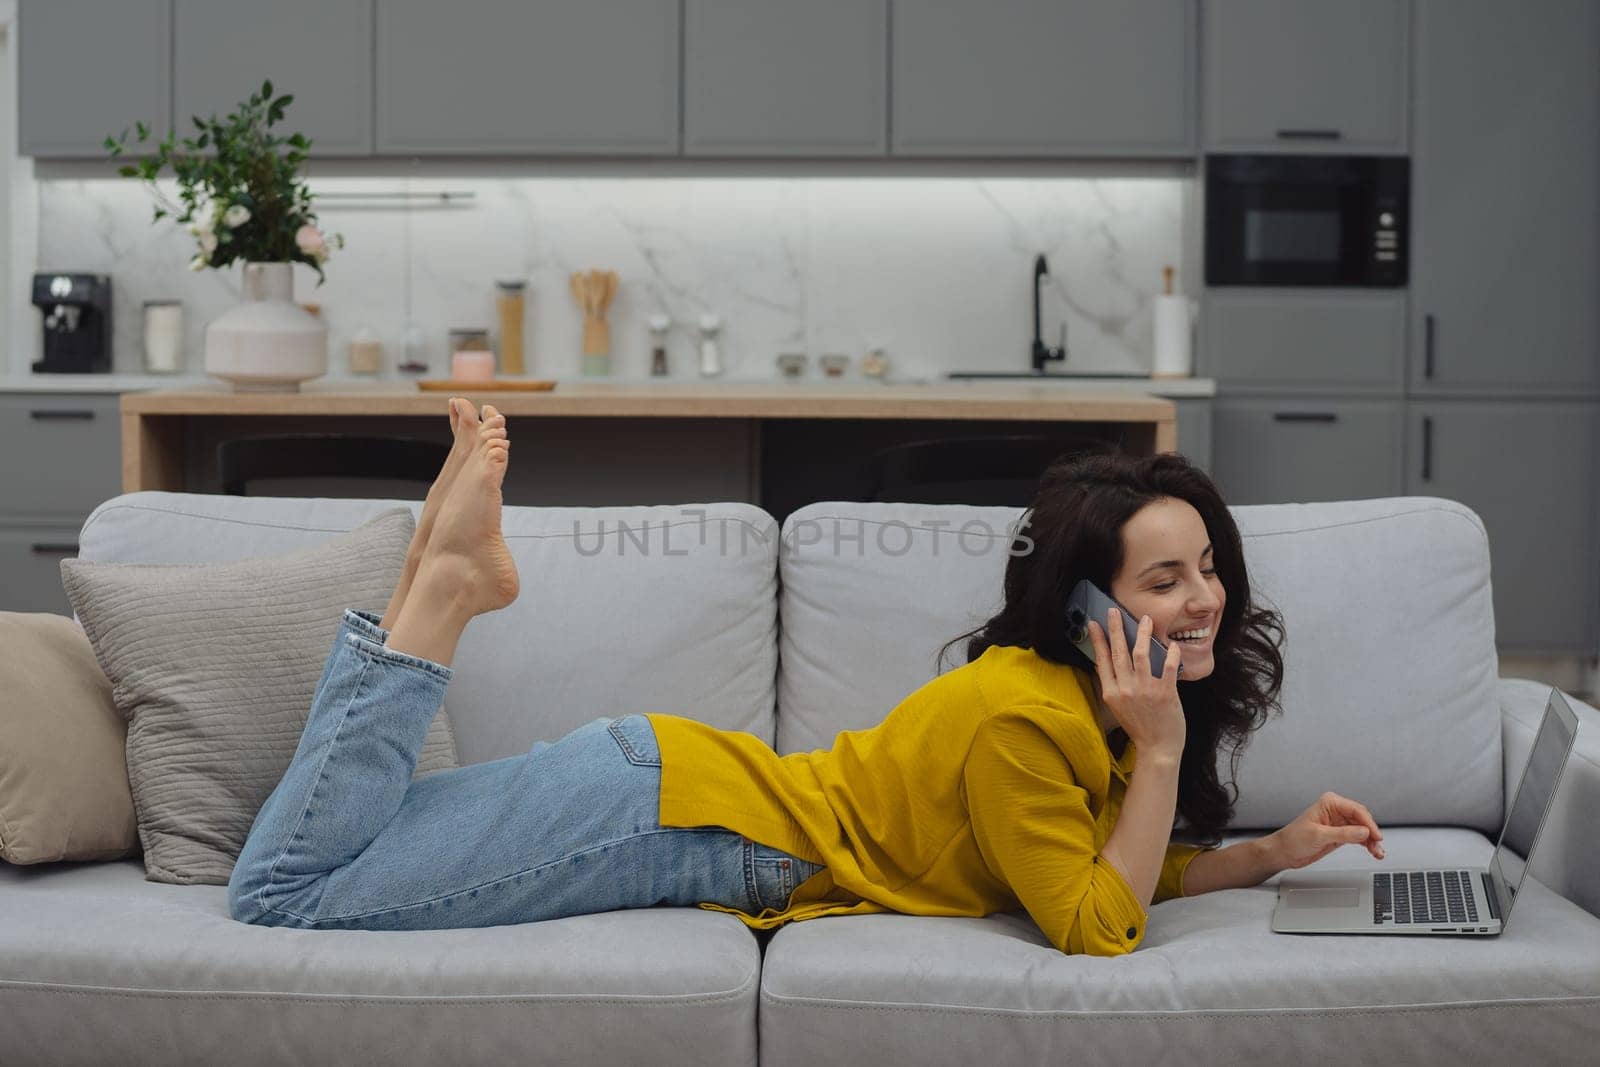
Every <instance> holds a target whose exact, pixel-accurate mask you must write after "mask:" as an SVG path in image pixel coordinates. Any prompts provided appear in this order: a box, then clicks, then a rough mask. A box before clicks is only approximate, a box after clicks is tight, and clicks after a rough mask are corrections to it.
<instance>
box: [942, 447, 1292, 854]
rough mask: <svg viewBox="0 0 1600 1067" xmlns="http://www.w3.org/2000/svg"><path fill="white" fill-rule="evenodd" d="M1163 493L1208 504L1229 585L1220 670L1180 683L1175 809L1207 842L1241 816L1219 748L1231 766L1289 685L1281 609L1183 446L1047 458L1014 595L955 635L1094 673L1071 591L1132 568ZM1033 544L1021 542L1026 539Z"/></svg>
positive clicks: (1015, 564) (970, 651)
mask: <svg viewBox="0 0 1600 1067" xmlns="http://www.w3.org/2000/svg"><path fill="white" fill-rule="evenodd" d="M1163 498H1177V499H1179V500H1184V501H1187V502H1188V503H1189V504H1191V505H1193V507H1194V509H1195V510H1196V511H1198V512H1199V513H1200V518H1201V519H1202V520H1203V521H1204V522H1205V527H1206V533H1207V534H1209V535H1210V537H1211V544H1212V558H1213V565H1214V566H1215V567H1216V570H1217V575H1218V577H1219V578H1220V580H1221V582H1222V586H1223V588H1224V589H1225V590H1226V591H1227V601H1226V603H1225V604H1224V605H1223V609H1222V620H1221V622H1220V623H1219V624H1218V629H1217V636H1216V641H1215V643H1214V644H1213V646H1212V648H1213V655H1214V657H1215V662H1216V667H1215V669H1214V670H1213V672H1212V673H1211V674H1210V675H1209V676H1207V677H1205V678H1201V679H1199V680H1197V681H1193V682H1185V683H1184V684H1182V685H1180V686H1179V687H1178V694H1179V697H1180V699H1181V700H1182V701H1183V715H1184V719H1185V721H1186V724H1187V725H1186V734H1185V743H1184V748H1183V756H1182V759H1181V761H1180V764H1179V769H1178V804H1177V813H1178V816H1179V818H1180V819H1181V821H1182V822H1183V823H1185V824H1187V831H1188V833H1189V834H1192V835H1194V836H1196V837H1197V838H1199V839H1200V840H1201V841H1202V843H1204V844H1206V845H1208V846H1214V845H1217V844H1220V843H1221V835H1222V830H1223V828H1224V827H1226V826H1227V825H1228V823H1229V821H1230V820H1231V819H1232V817H1233V805H1234V801H1236V800H1237V799H1238V786H1237V784H1236V781H1232V780H1231V781H1229V783H1228V788H1229V789H1231V790H1232V795H1231V796H1230V795H1229V793H1228V792H1227V791H1225V790H1224V788H1223V786H1222V783H1221V782H1220V781H1218V778H1217V753H1218V752H1219V751H1221V748H1222V745H1223V744H1224V743H1225V742H1226V743H1229V744H1231V745H1232V750H1233V751H1232V757H1231V761H1230V772H1229V773H1230V778H1233V779H1236V778H1237V775H1238V770H1239V756H1240V753H1241V751H1242V750H1243V748H1244V746H1245V744H1247V743H1248V741H1249V739H1250V734H1251V733H1252V732H1253V731H1255V730H1258V729H1260V728H1261V726H1263V725H1264V724H1265V723H1266V721H1267V718H1268V716H1269V713H1270V712H1271V711H1272V710H1274V709H1276V710H1277V711H1278V712H1279V713H1280V714H1281V713H1282V710H1283V709H1282V707H1281V705H1279V703H1278V694H1279V691H1280V690H1281V688H1282V685H1283V655H1282V652H1281V650H1280V649H1281V645H1282V643H1283V642H1282V639H1283V636H1284V629H1283V618H1282V616H1281V615H1279V614H1278V613H1277V612H1276V611H1272V610H1269V609H1261V608H1258V607H1257V606H1256V605H1255V604H1254V603H1252V601H1251V597H1250V579H1249V577H1248V575H1247V574H1246V573H1245V565H1244V548H1243V546H1242V544H1241V542H1240V538H1239V528H1238V526H1237V525H1235V523H1234V521H1233V516H1232V515H1231V514H1230V513H1229V512H1228V508H1227V505H1226V504H1224V503H1223V500H1222V494H1221V493H1220V492H1218V490H1217V487H1216V484H1215V483H1213V482H1212V480H1211V479H1210V478H1209V477H1208V476H1207V475H1206V474H1205V472H1204V471H1201V470H1200V469H1198V468H1197V467H1195V466H1193V465H1192V464H1190V462H1189V461H1188V460H1187V459H1186V458H1184V457H1183V456H1181V455H1179V454H1177V453H1174V452H1165V453H1160V454H1158V455H1154V456H1142V457H1140V456H1130V455H1128V454H1126V453H1123V452H1119V451H1116V450H1114V448H1112V449H1104V448H1100V449H1095V450H1091V451H1086V452H1079V453H1074V454H1070V455H1066V456H1062V457H1060V458H1058V459H1057V460H1055V461H1054V462H1053V463H1051V465H1050V466H1049V467H1048V468H1047V469H1046V470H1045V472H1044V474H1043V475H1042V476H1041V477H1040V479H1039V488H1038V490H1037V492H1036V493H1035V495H1034V498H1033V503H1032V504H1030V505H1029V507H1028V510H1027V512H1026V513H1025V514H1024V516H1023V518H1022V520H1021V522H1020V523H1019V524H1018V527H1017V531H1016V534H1015V535H1014V539H1013V542H1012V553H1011V558H1010V560H1009V561H1008V562H1007V563H1006V572H1005V603H1004V605H1003V606H1002V607H1001V609H1000V612H999V614H997V615H995V616H994V617H993V618H991V619H990V620H989V621H988V622H986V623H984V624H983V625H982V626H979V627H977V628H976V629H974V630H969V631H967V632H966V633H964V634H961V635H960V636H958V637H955V638H953V639H952V640H950V641H948V642H946V644H945V645H944V647H943V648H941V649H940V652H939V657H940V658H939V662H941V663H942V662H944V654H945V652H946V651H947V650H948V649H949V648H950V646H951V645H954V644H957V643H958V642H961V641H966V642H967V661H968V662H969V663H970V662H971V661H973V660H975V659H977V658H978V657H979V656H981V655H983V653H984V650H985V649H988V648H989V647H991V646H993V645H1002V646H1014V647H1021V648H1030V649H1032V650H1033V651H1034V652H1035V653H1037V654H1038V655H1040V656H1042V657H1044V658H1045V659H1047V660H1050V661H1051V662H1052V663H1061V664H1067V665H1071V666H1074V667H1080V668H1082V669H1084V670H1087V671H1089V672H1090V673H1091V674H1092V673H1094V669H1095V668H1094V664H1093V662H1092V661H1091V660H1090V659H1089V658H1088V657H1087V656H1085V655H1084V654H1083V653H1082V652H1080V651H1078V649H1077V647H1076V646H1074V645H1073V644H1072V643H1071V642H1070V641H1069V640H1068V639H1067V633H1066V625H1065V615H1066V602H1067V595H1068V593H1070V592H1071V590H1072V588H1073V586H1075V585H1076V584H1077V583H1078V582H1079V580H1081V579H1084V578H1087V579H1089V580H1090V581H1091V582H1094V583H1095V584H1096V585H1098V586H1099V587H1100V588H1101V589H1103V590H1105V591H1106V592H1108V593H1109V592H1110V590H1111V578H1112V576H1113V575H1114V574H1116V573H1117V572H1118V571H1119V570H1121V569H1122V563H1123V544H1122V527H1123V525H1124V524H1126V523H1127V521H1128V520H1129V519H1130V518H1132V517H1133V515H1134V513H1135V512H1137V511H1139V509H1141V508H1143V507H1144V506H1145V505H1147V504H1150V503H1152V502H1154V501H1157V500H1161V499H1163ZM1023 538H1026V539H1028V540H1031V541H1032V547H1031V548H1029V547H1028V546H1027V545H1025V544H1024V545H1020V546H1019V543H1018V541H1019V539H1023Z"/></svg>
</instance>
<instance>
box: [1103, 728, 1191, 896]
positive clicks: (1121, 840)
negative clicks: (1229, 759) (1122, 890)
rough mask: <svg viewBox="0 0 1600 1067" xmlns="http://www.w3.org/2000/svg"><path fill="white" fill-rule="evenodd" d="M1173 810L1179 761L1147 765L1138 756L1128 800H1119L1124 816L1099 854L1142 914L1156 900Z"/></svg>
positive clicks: (1147, 761)
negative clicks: (1157, 884)
mask: <svg viewBox="0 0 1600 1067" xmlns="http://www.w3.org/2000/svg"><path fill="white" fill-rule="evenodd" d="M1177 806H1178V760H1177V757H1171V758H1167V757H1165V756H1151V757H1149V758H1148V759H1147V758H1146V757H1145V754H1144V753H1143V752H1141V753H1139V761H1138V763H1137V764H1135V766H1134V770H1133V778H1132V780H1131V781H1129V782H1128V792H1127V795H1126V796H1124V797H1123V798H1122V810H1121V811H1120V812H1119V813H1118V814H1117V825H1116V826H1115V828H1113V829H1112V831H1111V836H1110V837H1109V838H1107V839H1106V843H1105V847H1103V848H1102V849H1101V850H1100V857H1101V858H1102V859H1104V860H1105V861H1106V862H1107V863H1109V864H1111V866H1113V867H1115V868H1116V869H1117V872H1118V873H1119V874H1121V875H1122V877H1123V879H1124V880H1125V881H1127V883H1128V887H1129V888H1130V889H1132V890H1133V895H1134V896H1136V897H1138V898H1139V906H1140V907H1142V908H1143V909H1144V910H1145V912H1146V913H1148V912H1149V911H1150V901H1151V899H1152V898H1153V897H1154V896H1155V895H1156V882H1157V880H1158V879H1159V878H1160V877H1161V864H1162V863H1163V861H1165V859H1166V856H1167V844H1168V842H1170V841H1171V839H1172V817H1173V814H1174V812H1175V811H1176V810H1177ZM1199 862H1200V857H1199V856H1196V857H1195V858H1194V860H1192V861H1191V863H1192V864H1194V865H1198V864H1199Z"/></svg>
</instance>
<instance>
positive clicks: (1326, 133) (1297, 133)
mask: <svg viewBox="0 0 1600 1067" xmlns="http://www.w3.org/2000/svg"><path fill="white" fill-rule="evenodd" d="M1343 137H1344V134H1342V133H1340V132H1339V131H1338V130H1279V131H1278V139H1279V140H1283V141H1337V140H1340V139H1341V138H1343Z"/></svg>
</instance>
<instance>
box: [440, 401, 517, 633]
mask: <svg viewBox="0 0 1600 1067" xmlns="http://www.w3.org/2000/svg"><path fill="white" fill-rule="evenodd" d="M476 436H477V440H476V441H475V442H474V444H473V447H472V451H471V452H470V454H469V455H468V456H467V460H466V463H465V464H464V465H463V466H462V468H461V471H460V473H459V474H458V475H457V477H456V480H455V484H454V485H453V486H452V487H451V489H450V491H449V493H448V494H447V495H446V496H445V499H444V502H443V504H442V506H441V507H440V509H439V513H438V516H437V518H436V520H435V523H434V526H433V529H432V532H431V534H430V535H429V537H428V543H427V545H426V547H425V548H424V549H423V553H422V563H421V566H420V567H419V569H418V571H417V584H418V585H419V587H420V586H421V585H422V584H423V583H424V582H427V583H429V584H430V585H434V586H435V588H439V587H445V588H448V589H449V590H450V592H451V593H452V595H453V596H454V597H455V598H456V599H457V601H458V602H459V603H461V604H463V605H465V606H466V607H467V608H468V609H469V610H470V611H471V612H472V613H473V614H478V615H481V614H483V613H484V612H487V611H498V610H499V609H500V608H503V607H505V606H507V605H508V604H510V603H511V602H512V601H513V600H515V599H516V598H517V593H518V591H519V590H520V582H519V580H518V578H517V565H516V563H515V562H514V561H513V560H512V558H511V551H510V549H508V548H507V547H506V541H505V537H504V536H503V535H502V534H501V532H500V508H501V494H500V487H501V485H502V483H503V482H504V481H505V476H506V466H507V464H508V463H509V462H510V453H511V442H510V440H509V438H508V437H507V435H506V429H505V419H504V417H503V416H501V415H499V413H498V412H497V411H495V409H494V408H493V407H492V406H490V405H485V406H484V409H483V421H482V424H481V425H480V426H479V427H478V431H477V435H476Z"/></svg>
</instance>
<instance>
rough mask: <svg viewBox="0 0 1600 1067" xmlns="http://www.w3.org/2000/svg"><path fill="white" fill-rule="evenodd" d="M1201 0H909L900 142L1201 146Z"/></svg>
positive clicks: (953, 147) (955, 152) (901, 5)
mask: <svg viewBox="0 0 1600 1067" xmlns="http://www.w3.org/2000/svg"><path fill="white" fill-rule="evenodd" d="M1195 21H1196V15H1195V8H1194V5H1193V3H1192V2H1191V0H985V2H979V0H895V3H894V4H893V7H892V13H891V24H890V40H891V42H892V44H891V50H892V60H891V67H890V69H891V86H892V89H891V92H890V98H891V100H892V104H891V109H892V110H891V118H890V123H889V129H890V144H891V151H892V152H893V153H894V154H896V155H920V156H991V157H996V156H1145V157H1149V156H1167V157H1189V156H1192V155H1193V152H1194V144H1195V137H1194V126H1195V123H1194V92H1193V86H1194V54H1195Z"/></svg>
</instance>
